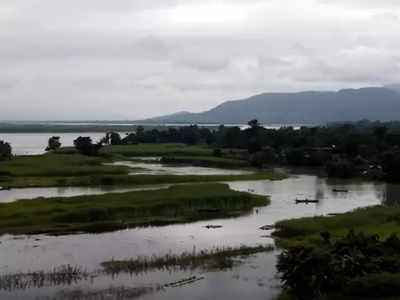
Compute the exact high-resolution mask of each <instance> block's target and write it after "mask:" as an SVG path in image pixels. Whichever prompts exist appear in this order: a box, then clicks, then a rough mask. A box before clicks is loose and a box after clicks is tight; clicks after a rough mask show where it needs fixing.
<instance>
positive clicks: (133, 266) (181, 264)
mask: <svg viewBox="0 0 400 300" xmlns="http://www.w3.org/2000/svg"><path fill="white" fill-rule="evenodd" d="M272 250H274V247H273V246H271V245H267V246H263V245H260V246H256V247H246V246H242V247H238V248H215V249H212V250H203V251H199V252H196V251H195V250H193V252H184V253H182V254H180V255H175V254H167V255H164V256H156V255H153V256H151V257H138V258H136V259H131V260H111V261H107V262H103V263H102V264H101V265H102V267H103V268H104V270H105V272H107V273H111V274H118V273H121V272H126V273H140V272H145V271H149V270H154V269H157V270H164V269H166V270H170V269H180V270H188V269H190V270H194V269H202V270H205V271H210V270H221V269H227V268H232V267H233V266H234V264H235V259H234V258H237V257H239V256H240V257H248V256H250V255H253V254H256V253H260V252H268V251H272Z"/></svg>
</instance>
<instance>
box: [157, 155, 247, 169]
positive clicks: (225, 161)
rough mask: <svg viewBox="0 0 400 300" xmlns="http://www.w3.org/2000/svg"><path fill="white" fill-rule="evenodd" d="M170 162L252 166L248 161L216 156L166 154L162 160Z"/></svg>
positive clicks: (222, 166) (228, 166)
mask: <svg viewBox="0 0 400 300" xmlns="http://www.w3.org/2000/svg"><path fill="white" fill-rule="evenodd" d="M161 161H162V162H163V163H170V164H189V165H192V166H200V167H216V168H229V169H241V168H246V167H250V166H249V163H248V161H246V160H239V159H231V158H222V157H214V156H166V157H163V158H162V160H161Z"/></svg>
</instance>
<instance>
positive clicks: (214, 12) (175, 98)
mask: <svg viewBox="0 0 400 300" xmlns="http://www.w3.org/2000/svg"><path fill="white" fill-rule="evenodd" d="M0 68H1V70H0V104H1V107H0V120H1V119H2V120H4V119H20V120H23V119H30V120H35V119H42V120H44V119H52V120H56V119H60V120H68V119H131V120H132V119H139V118H144V117H149V116H155V115H162V114H167V113H173V112H176V111H182V110H187V111H193V112H198V111H203V110H207V109H209V108H212V107H213V106H215V105H217V104H220V103H222V102H223V101H225V100H232V99H240V98H243V97H248V96H251V95H254V94H257V93H262V92H280V91H282V92H287V91H300V90H336V89H340V88H347V87H362V86H371V85H372V86H377V85H382V84H388V83H397V82H400V1H399V0H351V1H350V0H224V1H222V0H221V1H211V0H201V1H200V0H197V1H194V0H192V1H190V0H118V1H111V0H68V1H67V0H64V1H62V0H1V1H0Z"/></svg>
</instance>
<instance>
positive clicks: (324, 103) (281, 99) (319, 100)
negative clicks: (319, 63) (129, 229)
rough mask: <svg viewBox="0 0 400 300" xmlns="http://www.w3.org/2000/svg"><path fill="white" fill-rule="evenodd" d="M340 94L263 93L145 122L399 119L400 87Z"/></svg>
mask: <svg viewBox="0 0 400 300" xmlns="http://www.w3.org/2000/svg"><path fill="white" fill-rule="evenodd" d="M398 87H399V88H398V90H397V86H396V85H391V86H390V87H389V86H388V87H365V88H360V89H341V90H338V91H302V92H297V93H262V94H258V95H254V96H251V97H248V98H244V99H238V100H229V101H225V102H223V103H221V104H219V105H217V106H216V107H214V108H211V109H210V110H207V111H204V112H200V113H190V112H180V113H178V114H172V115H166V116H160V117H156V118H150V119H146V120H141V122H143V123H221V124H222V123H224V124H227V123H233V124H235V123H238V124H241V123H247V121H248V120H250V119H258V120H259V121H260V122H262V123H327V122H341V121H358V120H361V119H369V120H381V121H393V120H399V119H400V114H399V113H398V112H399V111H400V85H399V86H398Z"/></svg>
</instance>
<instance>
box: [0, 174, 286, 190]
mask: <svg viewBox="0 0 400 300" xmlns="http://www.w3.org/2000/svg"><path fill="white" fill-rule="evenodd" d="M285 178H287V176H286V175H285V174H281V173H274V172H262V173H254V174H242V175H129V176H127V175H102V174H98V175H90V176H51V177H40V176H33V177H32V176H31V177H2V179H1V181H0V185H1V186H7V187H12V188H18V187H55V186H59V187H63V186H98V185H110V186H111V185H113V186H117V185H120V186H134V185H147V184H168V183H197V182H221V181H224V182H228V181H248V180H282V179H285Z"/></svg>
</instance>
